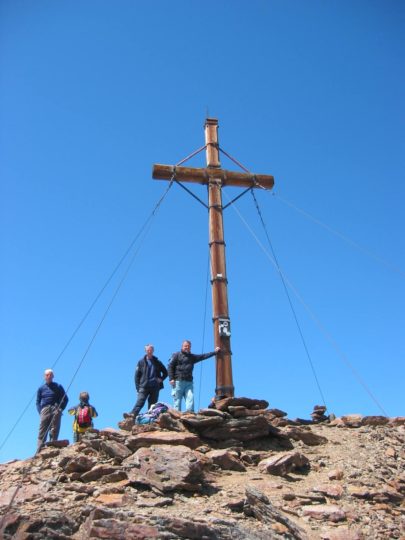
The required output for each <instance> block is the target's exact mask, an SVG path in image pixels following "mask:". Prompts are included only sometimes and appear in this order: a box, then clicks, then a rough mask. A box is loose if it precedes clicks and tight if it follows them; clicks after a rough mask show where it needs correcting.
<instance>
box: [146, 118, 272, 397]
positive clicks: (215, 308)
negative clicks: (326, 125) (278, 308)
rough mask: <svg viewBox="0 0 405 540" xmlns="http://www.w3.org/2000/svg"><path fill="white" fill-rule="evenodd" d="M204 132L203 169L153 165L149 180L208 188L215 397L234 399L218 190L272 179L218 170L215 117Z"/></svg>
mask: <svg viewBox="0 0 405 540" xmlns="http://www.w3.org/2000/svg"><path fill="white" fill-rule="evenodd" d="M204 129H205V144H206V161H207V167H206V168H204V169H198V168H191V167H174V166H171V165H154V166H153V172H152V177H153V178H154V179H155V180H171V179H172V178H175V179H176V180H177V181H179V182H192V183H196V184H204V185H207V186H208V208H209V246H210V260H211V285H212V312H213V316H212V320H213V323H214V343H215V347H220V348H221V352H220V353H219V354H218V355H217V357H216V388H215V395H216V397H217V398H220V397H222V396H227V397H233V396H234V390H235V389H234V386H233V380H232V362H231V355H232V351H231V332H230V318H229V311H228V278H227V274H226V260H225V240H224V226H223V216H222V213H223V206H222V193H221V189H222V188H223V187H225V186H237V187H245V188H249V187H251V188H257V187H260V188H264V189H271V188H272V187H273V185H274V177H273V176H270V175H265V174H250V173H241V172H234V171H227V170H225V169H221V163H220V160H219V145H218V120H217V119H216V118H207V119H206V121H205V126H204Z"/></svg>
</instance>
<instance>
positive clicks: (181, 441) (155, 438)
mask: <svg viewBox="0 0 405 540" xmlns="http://www.w3.org/2000/svg"><path fill="white" fill-rule="evenodd" d="M157 444H164V445H167V444H170V445H173V446H177V445H181V446H187V447H189V448H198V446H201V445H202V441H201V439H200V438H199V437H198V436H197V435H194V433H188V432H186V431H183V432H176V431H150V432H146V433H138V435H133V436H132V437H128V439H127V446H128V448H130V449H131V450H137V449H138V448H141V447H145V446H152V445H157Z"/></svg>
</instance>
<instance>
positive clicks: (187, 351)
mask: <svg viewBox="0 0 405 540" xmlns="http://www.w3.org/2000/svg"><path fill="white" fill-rule="evenodd" d="M220 351H221V349H220V348H219V347H217V348H216V349H215V351H213V352H210V353H205V354H192V353H191V342H190V341H188V340H186V341H183V344H182V346H181V351H179V352H176V353H174V354H172V357H171V359H170V362H169V366H168V370H169V381H170V384H171V385H172V387H173V391H172V395H173V397H174V408H175V409H177V410H178V411H181V400H182V399H183V398H184V400H185V403H186V412H194V386H193V369H194V364H196V363H197V362H201V360H205V359H206V358H211V357H212V356H215V355H216V354H218V353H219V352H220Z"/></svg>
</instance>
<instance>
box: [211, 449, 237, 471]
mask: <svg viewBox="0 0 405 540" xmlns="http://www.w3.org/2000/svg"><path fill="white" fill-rule="evenodd" d="M205 456H206V457H207V458H209V459H211V460H212V462H213V463H214V465H218V467H219V468H220V469H224V470H229V471H242V472H243V471H246V467H245V466H244V465H243V463H242V462H241V461H240V460H239V459H238V457H237V454H236V452H229V451H228V450H211V452H207V453H206V454H205Z"/></svg>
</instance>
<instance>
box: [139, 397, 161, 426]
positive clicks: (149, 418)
mask: <svg viewBox="0 0 405 540" xmlns="http://www.w3.org/2000/svg"><path fill="white" fill-rule="evenodd" d="M168 408H169V407H168V406H167V405H166V404H165V403H161V402H160V401H159V402H158V403H155V404H154V405H152V406H151V408H150V409H149V411H148V412H146V413H143V414H138V416H137V417H136V419H135V424H142V425H143V424H152V423H153V422H156V421H157V419H158V417H159V416H160V415H161V414H162V413H164V412H166V411H167V410H168Z"/></svg>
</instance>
